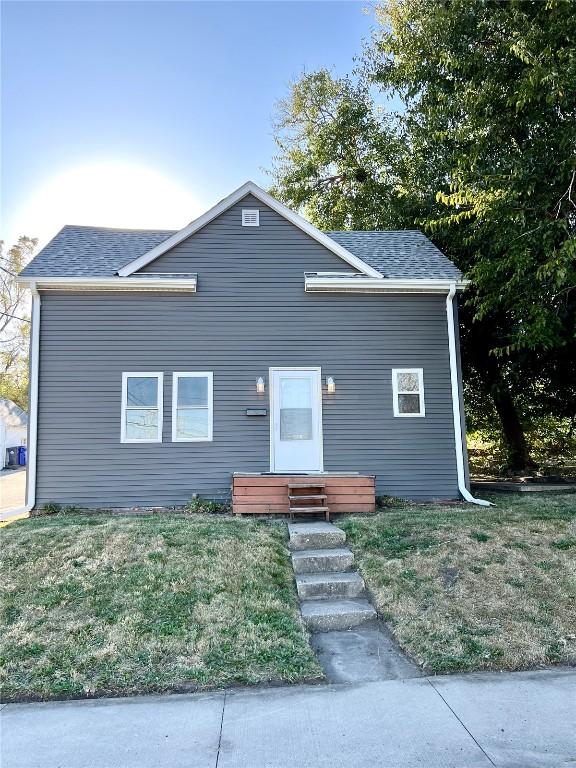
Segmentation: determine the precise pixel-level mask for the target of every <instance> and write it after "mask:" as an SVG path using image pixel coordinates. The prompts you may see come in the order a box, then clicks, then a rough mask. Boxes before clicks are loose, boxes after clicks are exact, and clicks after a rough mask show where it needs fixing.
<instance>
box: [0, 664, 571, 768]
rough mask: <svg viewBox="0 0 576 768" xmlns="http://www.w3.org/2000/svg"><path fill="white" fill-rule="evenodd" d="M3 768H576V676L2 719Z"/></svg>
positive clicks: (265, 693) (428, 681)
mask: <svg viewBox="0 0 576 768" xmlns="http://www.w3.org/2000/svg"><path fill="white" fill-rule="evenodd" d="M0 763H1V765H2V768H157V767H158V768H160V767H161V766H167V767H168V766H169V768H318V767H320V766H322V767H324V766H325V767H326V768H328V767H329V768H365V767H368V766H375V767H376V766H378V768H412V766H422V767H423V768H444V767H446V768H447V767H448V766H450V768H476V766H478V767H482V768H484V767H487V768H489V767H490V766H498V767H499V768H541V767H542V768H545V767H548V766H555V767H556V766H563V765H566V766H568V765H572V764H574V763H576V670H573V669H572V670H571V669H558V670H543V671H537V672H516V673H502V674H498V673H494V674H473V675H461V676H452V677H434V678H416V679H408V680H402V681H400V680H390V681H384V682H377V683H365V684H362V685H331V686H298V687H293V688H275V689H272V688H271V689H268V690H266V689H261V688H260V689H254V690H247V689H243V690H236V691H228V692H219V693H213V694H199V695H190V696H188V695H185V696H147V697H142V698H133V699H100V700H93V701H82V702H77V701H75V702H64V703H46V704H8V705H6V706H5V707H4V709H3V711H2V751H1V760H0Z"/></svg>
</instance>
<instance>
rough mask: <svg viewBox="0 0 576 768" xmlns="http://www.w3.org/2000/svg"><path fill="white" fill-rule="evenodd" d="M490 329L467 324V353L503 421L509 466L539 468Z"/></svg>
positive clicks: (527, 469) (515, 469)
mask: <svg viewBox="0 0 576 768" xmlns="http://www.w3.org/2000/svg"><path fill="white" fill-rule="evenodd" d="M491 341H492V339H491V333H490V329H489V328H487V327H486V324H483V323H475V322H472V323H471V324H470V325H469V326H468V328H467V334H466V344H467V349H466V354H467V356H468V359H469V360H470V361H471V362H472V364H473V366H474V368H475V369H476V371H477V372H478V374H479V376H480V378H481V381H482V386H483V389H484V391H485V392H486V394H487V395H488V396H489V397H490V399H491V400H492V402H493V403H494V408H495V410H496V413H497V414H498V418H499V419H500V423H501V425H502V432H503V434H504V441H505V443H506V449H507V454H508V457H507V462H508V468H509V469H510V470H511V471H512V472H514V473H522V472H530V471H533V470H535V469H537V466H538V465H537V464H536V463H535V462H534V460H533V459H532V457H531V456H530V450H529V448H528V444H527V442H526V435H525V433H524V427H523V426H522V422H521V420H520V416H519V414H518V409H517V408H516V403H515V402H514V398H513V397H512V393H511V392H510V388H509V387H508V384H507V383H506V381H505V379H504V377H503V375H502V371H501V361H500V360H499V359H498V358H497V357H494V355H491V354H490V349H491V348H492V346H496V344H493V345H492V344H491Z"/></svg>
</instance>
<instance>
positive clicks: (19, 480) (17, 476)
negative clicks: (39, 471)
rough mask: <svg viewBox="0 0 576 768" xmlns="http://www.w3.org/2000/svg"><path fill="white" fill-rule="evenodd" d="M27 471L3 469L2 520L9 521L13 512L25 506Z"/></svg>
mask: <svg viewBox="0 0 576 768" xmlns="http://www.w3.org/2000/svg"><path fill="white" fill-rule="evenodd" d="M25 493H26V470H25V469H24V467H22V469H3V470H1V471H0V520H8V519H10V517H12V516H13V515H14V512H13V510H15V509H18V507H23V506H24V496H25Z"/></svg>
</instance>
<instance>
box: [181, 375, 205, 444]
mask: <svg viewBox="0 0 576 768" xmlns="http://www.w3.org/2000/svg"><path fill="white" fill-rule="evenodd" d="M212 412H213V396H212V373H210V372H208V373H206V372H204V373H175V374H174V378H173V385H172V440H173V442H175V443H184V442H204V441H210V440H212Z"/></svg>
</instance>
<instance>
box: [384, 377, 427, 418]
mask: <svg viewBox="0 0 576 768" xmlns="http://www.w3.org/2000/svg"><path fill="white" fill-rule="evenodd" d="M399 373H415V374H416V375H417V376H418V392H399V391H398V374H399ZM416 394H417V395H420V412H419V413H400V409H399V407H398V395H416ZM392 405H393V408H394V416H398V417H400V418H421V417H422V416H426V406H425V404H424V369H423V368H392Z"/></svg>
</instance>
